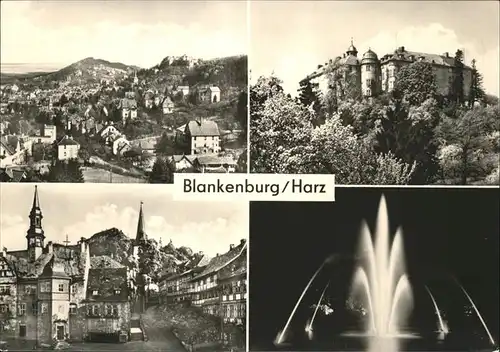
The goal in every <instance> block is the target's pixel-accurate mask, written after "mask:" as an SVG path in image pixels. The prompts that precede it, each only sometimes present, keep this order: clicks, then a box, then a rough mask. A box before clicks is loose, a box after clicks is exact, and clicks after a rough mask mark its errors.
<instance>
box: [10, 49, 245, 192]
mask: <svg viewBox="0 0 500 352" xmlns="http://www.w3.org/2000/svg"><path fill="white" fill-rule="evenodd" d="M219 61H220V62H217V63H212V62H211V61H203V60H199V59H193V58H189V57H187V56H182V57H167V58H165V59H164V60H163V61H162V63H161V64H160V65H157V66H155V67H153V68H151V69H140V68H138V67H135V66H126V65H123V64H117V63H109V62H107V61H104V60H99V59H93V58H87V59H84V60H81V61H79V62H77V63H75V64H73V65H70V66H68V67H66V68H63V69H61V70H60V71H57V72H52V73H44V74H39V75H36V76H35V77H33V76H31V75H24V76H23V75H18V76H14V78H12V77H11V76H8V78H9V79H2V85H1V86H0V100H1V102H0V115H1V121H2V122H1V126H0V132H1V147H0V180H1V181H2V182H23V181H24V182H30V181H32V182H44V181H48V182H130V183H142V182H151V183H169V182H172V180H171V179H172V177H173V176H172V174H173V173H174V172H196V173H205V172H210V173H213V172H215V173H230V172H239V171H244V172H246V166H244V165H243V166H241V164H242V163H246V162H245V161H244V160H243V159H245V158H246V152H245V148H246V121H245V119H246V89H244V87H243V86H242V85H241V84H240V85H239V86H236V84H235V83H234V82H230V81H227V80H226V79H225V76H224V70H235V69H234V68H232V67H230V68H227V67H225V66H224V65H231V64H232V63H233V62H237V63H238V64H239V66H238V67H237V68H236V70H240V71H242V72H241V74H242V75H244V76H246V57H230V58H224V59H220V60H219ZM240 63H243V64H240ZM214 65H215V66H216V69H217V70H218V71H216V73H211V76H210V75H208V76H207V75H203V74H202V73H204V72H205V71H206V70H209V69H212V66H214ZM217 65H218V66H217ZM233 66H234V65H233ZM243 70H244V72H243ZM221 72H222V73H221ZM2 75H3V76H4V73H2ZM200 77H202V78H200ZM205 77H208V78H205ZM240 81H243V80H240ZM244 115H245V116H244ZM243 116H244V117H243ZM240 158H243V159H242V160H243V161H242V160H240ZM239 163H240V164H239ZM155 164H156V167H155ZM245 165H246V164H245Z"/></svg>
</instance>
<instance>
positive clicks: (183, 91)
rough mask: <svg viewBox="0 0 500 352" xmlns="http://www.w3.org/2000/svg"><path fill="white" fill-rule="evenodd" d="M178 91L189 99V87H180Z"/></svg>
mask: <svg viewBox="0 0 500 352" xmlns="http://www.w3.org/2000/svg"><path fill="white" fill-rule="evenodd" d="M177 91H178V92H180V93H181V94H182V96H183V97H187V96H188V95H189V86H178V87H177Z"/></svg>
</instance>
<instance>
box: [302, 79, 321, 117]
mask: <svg viewBox="0 0 500 352" xmlns="http://www.w3.org/2000/svg"><path fill="white" fill-rule="evenodd" d="M320 95H321V93H320V92H319V88H318V83H313V82H311V80H309V79H305V80H302V81H301V82H300V88H299V101H300V103H301V104H302V105H304V106H305V107H309V106H311V107H312V108H313V110H314V112H315V113H316V116H317V120H315V121H313V123H314V124H315V125H321V124H322V123H323V122H324V116H323V107H322V104H321V98H320Z"/></svg>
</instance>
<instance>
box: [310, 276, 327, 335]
mask: <svg viewBox="0 0 500 352" xmlns="http://www.w3.org/2000/svg"><path fill="white" fill-rule="evenodd" d="M329 285H330V281H328V283H327V284H326V286H325V288H324V289H323V292H322V293H321V296H320V297H319V300H318V303H317V304H316V308H314V313H313V315H312V318H311V320H310V321H308V322H307V323H306V333H307V336H308V337H309V339H312V335H313V324H314V318H316V314H317V313H318V309H319V307H320V306H321V302H322V301H323V297H324V296H325V292H326V289H327V288H328V286H329Z"/></svg>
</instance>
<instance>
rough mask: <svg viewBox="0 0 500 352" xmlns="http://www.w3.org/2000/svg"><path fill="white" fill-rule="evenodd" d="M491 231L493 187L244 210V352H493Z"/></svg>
mask: <svg viewBox="0 0 500 352" xmlns="http://www.w3.org/2000/svg"><path fill="white" fill-rule="evenodd" d="M478 204H481V207H478ZM499 220H500V205H499V202H498V189H495V188H474V189H472V188H468V189H465V188H461V189H451V188H432V189H431V188H427V189H423V188H422V189H416V188H407V189H403V188H385V189H384V188H351V187H349V188H340V187H339V188H338V189H337V190H336V201H335V202H332V203H324V202H316V203H314V202H309V203H304V202H302V203H300V202H294V203H292V202H252V203H251V205H250V276H249V280H250V282H251V285H250V292H249V297H250V299H249V312H250V313H249V314H250V315H249V336H248V339H249V348H250V351H367V352H405V351H442V352H444V351H450V352H451V351H453V352H457V351H476V352H483V351H484V352H494V351H498V338H499V336H498V331H500V329H499V306H498V303H499V287H498V280H499V269H498V268H499V244H500V243H499V230H500V229H499V226H500V221H499Z"/></svg>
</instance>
